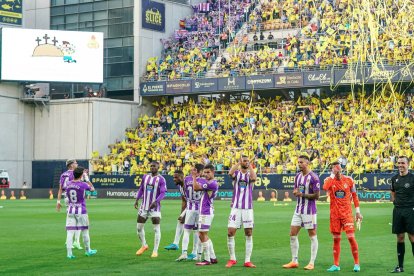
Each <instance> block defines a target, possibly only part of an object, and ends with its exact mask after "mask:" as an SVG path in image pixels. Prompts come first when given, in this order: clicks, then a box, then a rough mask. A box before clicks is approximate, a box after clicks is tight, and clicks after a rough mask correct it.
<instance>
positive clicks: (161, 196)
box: [155, 176, 167, 203]
mask: <svg viewBox="0 0 414 276" xmlns="http://www.w3.org/2000/svg"><path fill="white" fill-rule="evenodd" d="M160 178H161V179H160V184H159V187H158V189H159V195H158V197H157V199H156V200H155V201H157V202H158V203H160V201H161V200H163V199H164V197H165V193H166V192H167V185H166V183H165V178H164V177H162V176H160Z"/></svg>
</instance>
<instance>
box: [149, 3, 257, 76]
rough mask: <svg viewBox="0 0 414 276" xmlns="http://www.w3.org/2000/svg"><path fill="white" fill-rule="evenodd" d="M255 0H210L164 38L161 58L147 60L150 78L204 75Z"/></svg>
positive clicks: (240, 24)
mask: <svg viewBox="0 0 414 276" xmlns="http://www.w3.org/2000/svg"><path fill="white" fill-rule="evenodd" d="M255 2H256V0H233V1H227V0H209V1H207V3H204V4H205V5H202V4H200V5H197V6H194V7H193V9H194V13H193V15H192V16H189V17H187V18H185V19H183V20H181V21H180V23H179V29H178V30H176V31H175V34H174V36H173V37H172V38H170V39H165V40H162V44H163V48H164V50H163V53H162V54H161V58H159V59H158V57H151V58H150V59H149V60H148V61H147V66H146V74H145V78H146V79H147V80H160V79H168V80H175V79H182V78H199V77H203V76H204V75H205V73H206V72H207V71H208V70H209V68H210V66H211V64H212V63H213V62H214V61H215V59H216V58H217V56H218V54H219V46H220V45H221V46H222V47H224V48H225V47H226V45H227V43H228V42H230V41H232V39H233V37H234V35H235V33H236V32H237V31H238V30H239V29H240V27H241V26H242V23H243V22H244V21H246V19H247V18H248V14H249V13H250V11H251V10H252V8H253V7H254V3H255Z"/></svg>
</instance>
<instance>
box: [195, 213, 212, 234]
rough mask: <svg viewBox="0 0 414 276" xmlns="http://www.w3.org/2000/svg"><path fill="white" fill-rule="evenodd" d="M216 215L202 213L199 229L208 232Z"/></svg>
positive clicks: (199, 219)
mask: <svg viewBox="0 0 414 276" xmlns="http://www.w3.org/2000/svg"><path fill="white" fill-rule="evenodd" d="M213 218H214V215H200V216H199V218H198V231H199V232H208V231H209V230H210V227H211V223H212V222H213Z"/></svg>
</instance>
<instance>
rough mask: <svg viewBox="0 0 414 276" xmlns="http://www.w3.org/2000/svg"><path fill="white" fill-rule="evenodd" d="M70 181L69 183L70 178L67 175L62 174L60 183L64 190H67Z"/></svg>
mask: <svg viewBox="0 0 414 276" xmlns="http://www.w3.org/2000/svg"><path fill="white" fill-rule="evenodd" d="M68 181H69V176H68V175H66V174H62V175H61V176H60V181H59V184H60V187H61V188H62V189H65V187H66V186H67V183H68Z"/></svg>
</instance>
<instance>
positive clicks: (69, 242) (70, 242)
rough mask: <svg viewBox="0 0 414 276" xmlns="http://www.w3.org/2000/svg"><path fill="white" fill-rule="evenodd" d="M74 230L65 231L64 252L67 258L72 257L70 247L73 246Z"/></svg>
mask: <svg viewBox="0 0 414 276" xmlns="http://www.w3.org/2000/svg"><path fill="white" fill-rule="evenodd" d="M75 231H76V230H67V231H66V232H67V233H66V250H67V253H68V257H69V256H72V245H73V236H74V235H75Z"/></svg>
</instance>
